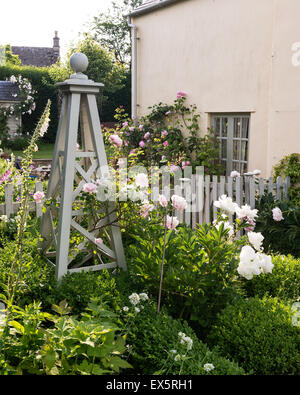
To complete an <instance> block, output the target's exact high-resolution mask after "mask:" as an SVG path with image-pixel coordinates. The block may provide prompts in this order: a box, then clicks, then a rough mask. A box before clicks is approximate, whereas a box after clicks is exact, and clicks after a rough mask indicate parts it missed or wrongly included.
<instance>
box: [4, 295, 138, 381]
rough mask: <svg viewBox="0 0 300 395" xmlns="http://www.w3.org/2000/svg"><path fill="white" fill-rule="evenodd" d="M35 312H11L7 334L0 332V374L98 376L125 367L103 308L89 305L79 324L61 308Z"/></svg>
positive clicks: (35, 307) (112, 318)
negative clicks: (53, 310) (52, 312)
mask: <svg viewBox="0 0 300 395" xmlns="http://www.w3.org/2000/svg"><path fill="white" fill-rule="evenodd" d="M40 307H41V306H40V305H39V304H36V303H34V304H32V305H29V306H26V307H25V308H24V309H21V308H20V307H17V306H13V308H12V309H11V313H10V316H9V320H8V329H9V330H7V328H1V327H0V354H1V360H0V374H2V375H3V374H18V375H19V374H25V375H26V374H27V375H28V374H31V375H102V374H112V373H120V371H121V370H123V369H127V368H130V367H131V365H129V363H128V362H127V361H126V360H125V359H123V358H122V355H123V354H124V353H125V352H126V347H125V340H124V338H123V337H122V336H121V334H120V332H119V328H118V326H117V324H116V319H117V317H116V315H115V314H114V313H113V312H111V311H110V310H108V309H107V308H106V306H105V304H99V303H98V301H97V300H93V301H91V302H90V303H89V305H88V308H87V309H86V311H85V312H84V314H82V317H80V319H77V318H76V317H73V316H71V317H69V316H68V314H69V308H68V306H67V305H66V303H65V302H62V303H60V305H59V306H54V309H55V311H56V313H57V314H55V315H54V314H49V313H44V312H42V311H41V309H40Z"/></svg>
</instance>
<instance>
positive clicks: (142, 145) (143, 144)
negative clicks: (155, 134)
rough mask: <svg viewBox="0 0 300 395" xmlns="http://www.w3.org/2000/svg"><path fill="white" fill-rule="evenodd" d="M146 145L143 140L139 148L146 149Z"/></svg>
mask: <svg viewBox="0 0 300 395" xmlns="http://www.w3.org/2000/svg"><path fill="white" fill-rule="evenodd" d="M145 145H146V144H145V142H144V141H143V140H142V141H140V142H139V146H140V147H141V148H144V147H145Z"/></svg>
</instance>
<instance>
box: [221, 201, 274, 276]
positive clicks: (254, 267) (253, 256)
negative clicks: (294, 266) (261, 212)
mask: <svg viewBox="0 0 300 395" xmlns="http://www.w3.org/2000/svg"><path fill="white" fill-rule="evenodd" d="M214 206H215V207H218V208H219V209H220V210H221V211H223V212H225V213H227V214H231V215H233V214H236V216H237V218H239V219H244V220H246V221H247V222H248V223H249V224H250V225H251V226H252V227H249V228H247V229H245V230H246V231H248V233H247V236H248V240H249V243H250V244H251V246H250V245H247V246H244V247H243V248H242V250H241V253H240V262H239V266H238V268H237V271H238V273H239V274H240V275H241V276H243V277H245V278H246V279H247V280H251V279H252V278H253V276H255V275H256V276H257V275H259V274H261V273H272V270H273V267H274V265H273V263H272V258H271V256H269V255H266V254H263V248H262V242H263V240H264V236H263V235H262V234H261V233H259V232H253V226H255V218H256V217H257V212H258V210H256V209H251V207H250V206H249V205H247V204H245V205H244V206H242V207H239V206H238V204H237V203H234V202H233V201H232V198H231V197H227V196H226V195H222V196H221V197H219V200H217V201H215V202H214ZM222 217H223V218H225V219H224V221H225V222H224V227H225V229H230V234H233V229H231V225H230V223H229V222H227V221H226V217H224V215H222V216H221V218H222ZM214 224H215V226H216V227H219V226H220V225H219V224H218V223H216V222H215V223H214Z"/></svg>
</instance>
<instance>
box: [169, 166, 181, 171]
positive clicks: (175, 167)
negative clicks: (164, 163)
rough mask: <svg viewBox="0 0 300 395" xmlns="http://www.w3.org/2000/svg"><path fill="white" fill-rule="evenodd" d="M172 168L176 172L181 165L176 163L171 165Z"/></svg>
mask: <svg viewBox="0 0 300 395" xmlns="http://www.w3.org/2000/svg"><path fill="white" fill-rule="evenodd" d="M170 169H171V171H173V172H175V171H177V170H178V169H179V167H178V166H176V165H171V166H170Z"/></svg>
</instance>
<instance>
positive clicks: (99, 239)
mask: <svg viewBox="0 0 300 395" xmlns="http://www.w3.org/2000/svg"><path fill="white" fill-rule="evenodd" d="M95 243H96V244H102V243H103V240H102V239H101V237H99V238H98V239H95Z"/></svg>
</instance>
